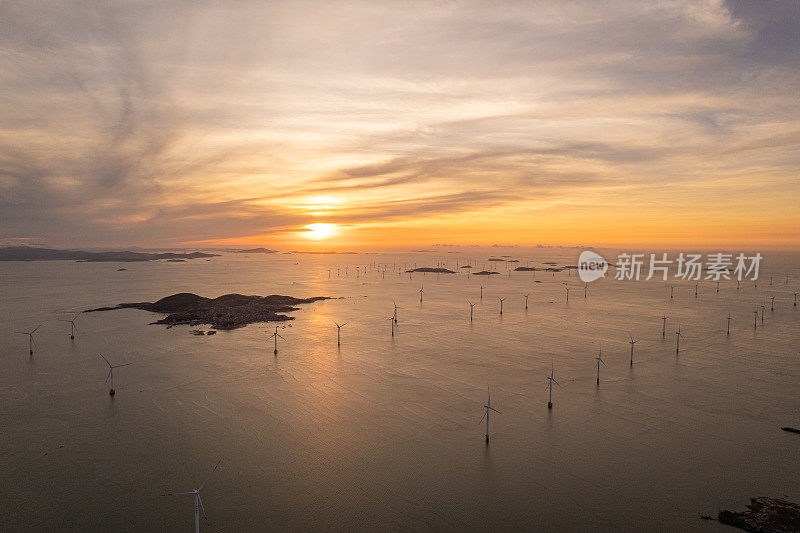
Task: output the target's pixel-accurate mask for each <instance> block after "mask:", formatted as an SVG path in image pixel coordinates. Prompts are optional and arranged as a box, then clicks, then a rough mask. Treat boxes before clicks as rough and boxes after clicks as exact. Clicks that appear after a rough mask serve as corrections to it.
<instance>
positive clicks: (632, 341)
mask: <svg viewBox="0 0 800 533" xmlns="http://www.w3.org/2000/svg"><path fill="white" fill-rule="evenodd" d="M628 335H629V336H630V338H631V340H630V343H631V366H633V345H634V344H636V343H637V342H639V341H635V340H633V335H631V332H630V331H629V332H628Z"/></svg>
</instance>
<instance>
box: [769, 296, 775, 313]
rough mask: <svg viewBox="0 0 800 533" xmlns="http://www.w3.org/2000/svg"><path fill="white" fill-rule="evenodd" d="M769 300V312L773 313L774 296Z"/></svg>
mask: <svg viewBox="0 0 800 533" xmlns="http://www.w3.org/2000/svg"><path fill="white" fill-rule="evenodd" d="M769 298H770V305H769V310H770V311H775V296H774V295H772V296H770V297H769Z"/></svg>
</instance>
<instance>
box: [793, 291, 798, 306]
mask: <svg viewBox="0 0 800 533" xmlns="http://www.w3.org/2000/svg"><path fill="white" fill-rule="evenodd" d="M792 294H794V307H797V293H796V292H795V293H792Z"/></svg>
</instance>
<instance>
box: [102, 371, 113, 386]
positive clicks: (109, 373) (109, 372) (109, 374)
mask: <svg viewBox="0 0 800 533" xmlns="http://www.w3.org/2000/svg"><path fill="white" fill-rule="evenodd" d="M110 377H111V370H110V369H109V371H108V374H106V380H105V381H104V382H103V383H108V378H110Z"/></svg>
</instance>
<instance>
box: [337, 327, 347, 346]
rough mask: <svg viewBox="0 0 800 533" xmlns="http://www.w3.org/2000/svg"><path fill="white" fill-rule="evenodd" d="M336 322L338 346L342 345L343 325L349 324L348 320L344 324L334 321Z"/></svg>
mask: <svg viewBox="0 0 800 533" xmlns="http://www.w3.org/2000/svg"><path fill="white" fill-rule="evenodd" d="M334 324H336V346H341V345H342V327H343V326H346V325H347V322H345V323H344V324H339V323H338V322H334Z"/></svg>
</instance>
